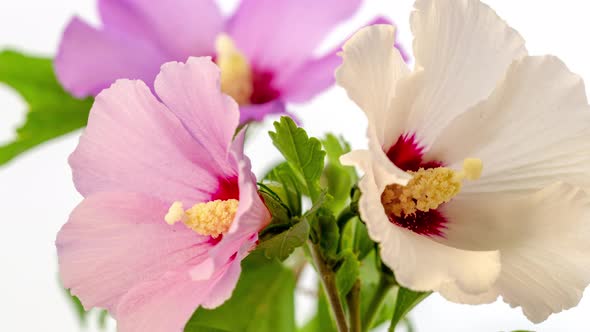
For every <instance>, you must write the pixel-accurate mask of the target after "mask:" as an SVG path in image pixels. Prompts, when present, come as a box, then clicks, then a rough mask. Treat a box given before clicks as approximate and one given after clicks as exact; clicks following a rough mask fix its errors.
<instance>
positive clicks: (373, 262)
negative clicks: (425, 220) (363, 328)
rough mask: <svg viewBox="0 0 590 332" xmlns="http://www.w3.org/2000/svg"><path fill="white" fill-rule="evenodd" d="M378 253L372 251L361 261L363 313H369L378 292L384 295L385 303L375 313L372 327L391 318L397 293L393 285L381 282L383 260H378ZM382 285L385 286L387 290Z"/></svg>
mask: <svg viewBox="0 0 590 332" xmlns="http://www.w3.org/2000/svg"><path fill="white" fill-rule="evenodd" d="M378 256H379V255H378V253H377V252H376V251H371V252H370V253H369V255H367V257H366V258H365V259H363V260H362V261H361V266H360V279H361V280H362V282H361V313H367V312H368V310H369V306H370V303H371V301H372V300H373V298H374V297H375V295H376V294H377V293H380V295H382V296H383V304H382V305H381V309H380V310H379V312H377V313H375V316H374V318H373V324H372V326H371V327H377V326H379V325H381V324H383V323H385V322H387V321H390V320H391V317H392V315H393V309H394V307H395V294H394V293H393V289H392V287H391V286H386V285H383V284H380V278H381V269H380V264H381V262H380V261H379V260H378ZM380 286H381V287H385V290H384V289H383V288H380ZM384 292H385V293H386V294H382V293H384Z"/></svg>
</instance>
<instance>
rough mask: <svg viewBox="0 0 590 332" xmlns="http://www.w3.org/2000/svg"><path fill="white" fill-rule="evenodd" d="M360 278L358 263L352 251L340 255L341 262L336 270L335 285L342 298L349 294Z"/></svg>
mask: <svg viewBox="0 0 590 332" xmlns="http://www.w3.org/2000/svg"><path fill="white" fill-rule="evenodd" d="M359 276H360V263H359V261H358V259H357V257H356V255H355V254H354V253H353V252H352V251H344V252H342V253H341V262H340V265H339V266H338V269H337V270H336V285H337V286H338V291H339V292H340V296H341V297H342V298H344V297H346V294H348V292H350V290H351V289H352V286H353V285H354V283H355V282H356V280H357V279H358V278H359Z"/></svg>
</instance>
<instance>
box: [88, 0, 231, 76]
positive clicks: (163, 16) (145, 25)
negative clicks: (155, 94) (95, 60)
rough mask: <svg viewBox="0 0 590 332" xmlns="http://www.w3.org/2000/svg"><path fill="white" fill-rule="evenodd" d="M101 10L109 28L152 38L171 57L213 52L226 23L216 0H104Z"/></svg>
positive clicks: (145, 38)
mask: <svg viewBox="0 0 590 332" xmlns="http://www.w3.org/2000/svg"><path fill="white" fill-rule="evenodd" d="M99 11H100V16H101V18H102V21H103V23H104V27H105V29H106V30H109V31H114V32H117V33H119V34H123V35H129V36H134V37H136V38H139V39H143V40H149V41H151V42H152V43H153V45H156V46H158V48H159V49H160V50H161V51H162V52H163V53H164V54H166V56H167V60H168V61H170V60H177V61H186V59H187V58H188V57H189V56H191V55H192V56H197V55H213V54H214V51H215V49H214V46H215V38H216V37H217V35H218V34H219V33H220V32H221V31H222V29H223V25H224V19H223V16H222V13H221V11H220V9H219V8H218V7H217V4H216V2H215V1H213V0H198V1H195V0H167V1H153V0H100V1H99ZM138 56H139V54H138ZM162 63H163V62H162ZM162 63H160V64H158V68H159V66H160V65H161V64H162ZM152 81H153V76H152V79H150V80H149V81H147V82H152Z"/></svg>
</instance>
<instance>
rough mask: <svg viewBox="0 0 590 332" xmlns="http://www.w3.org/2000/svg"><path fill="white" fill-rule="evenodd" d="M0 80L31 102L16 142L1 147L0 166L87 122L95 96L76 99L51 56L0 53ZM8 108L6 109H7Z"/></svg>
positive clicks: (11, 52) (28, 102) (18, 130)
mask: <svg viewBox="0 0 590 332" xmlns="http://www.w3.org/2000/svg"><path fill="white" fill-rule="evenodd" d="M0 83H4V84H7V85H8V86H9V87H11V88H13V89H14V90H15V91H16V92H18V93H19V94H20V95H21V96H22V97H23V98H24V100H25V101H26V102H27V104H28V105H29V109H28V113H27V117H26V122H25V124H24V125H23V126H22V127H20V128H19V129H17V131H16V133H17V137H16V139H15V140H14V141H13V142H10V143H8V144H6V145H3V146H0V165H2V164H5V163H7V162H8V161H10V160H12V159H13V158H14V157H16V156H18V155H19V154H21V153H23V152H25V151H27V150H29V149H31V148H33V147H35V146H37V145H39V144H41V143H43V142H46V141H48V140H51V139H53V138H56V137H59V136H61V135H64V134H67V133H69V132H72V131H74V130H77V129H79V128H82V127H84V126H85V125H86V122H87V121H88V113H89V111H90V107H91V106H92V102H93V99H92V98H87V99H84V100H79V99H76V98H74V97H72V96H70V95H69V94H68V93H67V92H66V91H64V89H63V88H62V87H61V86H60V84H59V83H58V81H57V79H56V77H55V74H54V72H53V66H52V61H51V59H47V58H40V57H33V56H27V55H23V54H20V53H17V52H14V51H4V52H1V53H0ZM4 111H6V110H4Z"/></svg>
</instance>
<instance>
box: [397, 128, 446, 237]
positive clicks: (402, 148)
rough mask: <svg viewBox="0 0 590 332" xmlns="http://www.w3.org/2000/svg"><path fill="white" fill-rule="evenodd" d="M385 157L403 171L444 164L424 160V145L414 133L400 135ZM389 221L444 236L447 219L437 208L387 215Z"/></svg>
mask: <svg viewBox="0 0 590 332" xmlns="http://www.w3.org/2000/svg"><path fill="white" fill-rule="evenodd" d="M387 157H388V158H389V160H391V162H392V163H394V164H395V165H396V166H397V167H399V168H401V169H402V170H404V171H406V172H407V171H413V172H416V171H418V170H419V169H420V168H423V169H429V168H436V167H441V166H444V164H443V163H442V162H441V161H438V160H424V147H423V146H421V145H420V143H419V142H418V141H417V140H416V135H414V134H411V135H410V134H404V135H401V136H400V137H399V138H398V140H397V141H396V142H395V144H393V146H391V147H390V148H389V150H387ZM387 217H388V218H389V221H391V223H393V224H395V225H398V226H400V227H403V228H405V229H408V230H411V231H412V232H414V233H417V234H420V235H426V236H441V237H444V230H445V229H446V228H447V227H446V223H447V219H446V218H445V217H444V216H443V215H442V214H441V213H440V212H439V211H437V210H430V211H428V212H422V211H418V212H417V213H415V214H413V215H407V216H402V217H397V216H395V215H388V216H387Z"/></svg>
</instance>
